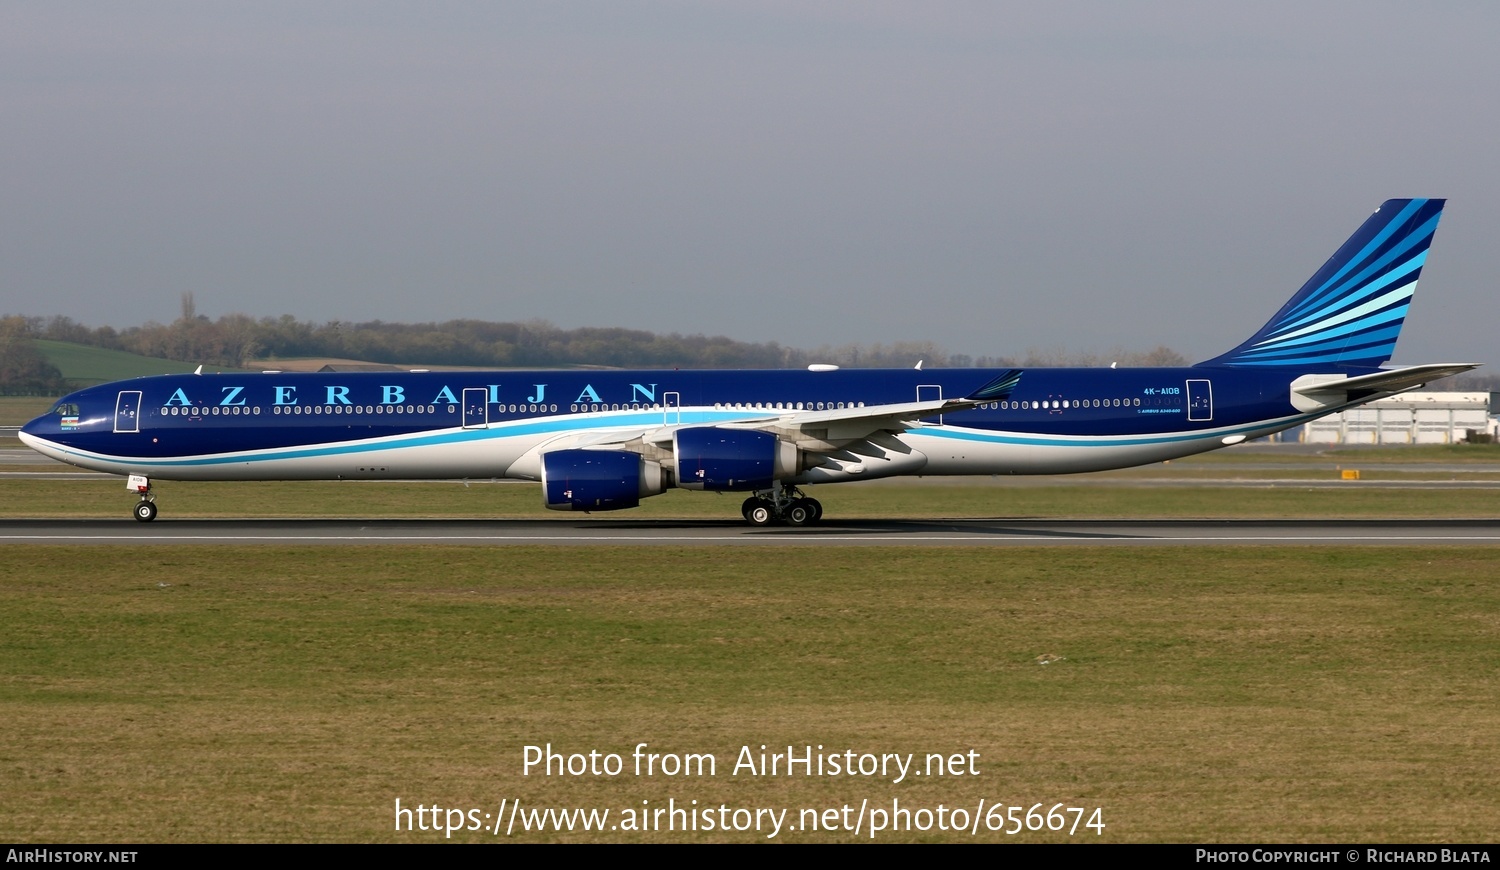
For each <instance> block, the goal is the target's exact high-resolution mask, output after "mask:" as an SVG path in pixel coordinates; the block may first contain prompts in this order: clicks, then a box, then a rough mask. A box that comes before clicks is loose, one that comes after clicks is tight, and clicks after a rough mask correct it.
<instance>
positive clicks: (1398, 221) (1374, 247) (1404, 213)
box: [1288, 199, 1436, 313]
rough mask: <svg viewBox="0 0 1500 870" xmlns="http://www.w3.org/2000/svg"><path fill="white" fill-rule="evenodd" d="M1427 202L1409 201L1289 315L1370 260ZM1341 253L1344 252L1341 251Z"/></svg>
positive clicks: (1422, 200) (1421, 200) (1336, 255)
mask: <svg viewBox="0 0 1500 870" xmlns="http://www.w3.org/2000/svg"><path fill="white" fill-rule="evenodd" d="M1426 202H1427V200H1425V199H1413V200H1408V201H1407V203H1406V207H1405V208H1403V209H1401V211H1400V213H1398V214H1397V215H1396V216H1395V217H1394V218H1391V219H1390V220H1389V222H1388V223H1386V225H1385V228H1384V229H1382V230H1381V231H1380V232H1379V233H1378V234H1376V236H1375V238H1373V239H1371V240H1370V242H1369V244H1367V245H1365V246H1364V248H1363V249H1362V250H1361V251H1360V252H1359V253H1358V254H1355V255H1354V256H1352V257H1350V258H1349V261H1348V262H1346V263H1345V264H1344V266H1343V268H1342V269H1339V270H1338V271H1337V272H1335V273H1334V274H1333V275H1332V276H1330V277H1329V278H1328V280H1327V281H1324V282H1323V284H1322V286H1320V287H1319V288H1318V289H1317V290H1314V291H1313V292H1311V293H1309V294H1308V295H1307V297H1306V298H1305V299H1303V300H1302V302H1301V304H1299V305H1297V306H1296V307H1295V308H1294V309H1293V311H1292V312H1288V313H1295V311H1296V310H1297V309H1300V308H1303V307H1305V306H1306V305H1308V304H1310V303H1312V302H1313V301H1314V300H1316V299H1317V298H1318V296H1320V295H1322V293H1323V292H1324V291H1325V290H1327V289H1328V288H1329V287H1330V286H1331V285H1332V284H1333V283H1334V282H1335V281H1338V280H1339V279H1340V278H1342V277H1344V276H1345V275H1347V274H1348V273H1349V270H1351V269H1353V268H1354V267H1356V266H1358V265H1359V264H1360V263H1363V262H1364V261H1365V260H1366V259H1368V258H1369V256H1370V255H1371V254H1373V253H1374V252H1376V251H1378V250H1380V246H1381V245H1383V244H1385V243H1386V241H1387V240H1388V239H1390V237H1391V235H1392V234H1393V233H1395V232H1396V229H1397V228H1398V227H1400V226H1401V225H1402V224H1404V223H1406V221H1407V219H1408V218H1410V217H1411V216H1412V214H1413V213H1414V212H1416V210H1417V209H1419V208H1421V207H1422V206H1423V205H1425V204H1426ZM1382 208H1383V207H1382ZM1435 225H1436V222H1435V221H1434V226H1435ZM1339 253H1343V252H1342V251H1340V252H1339ZM1334 257H1335V258H1337V257H1338V254H1335V255H1334Z"/></svg>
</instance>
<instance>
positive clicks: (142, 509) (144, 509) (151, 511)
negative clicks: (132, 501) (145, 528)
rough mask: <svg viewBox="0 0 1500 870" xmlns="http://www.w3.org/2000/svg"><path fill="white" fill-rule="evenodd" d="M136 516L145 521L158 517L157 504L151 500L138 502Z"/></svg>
mask: <svg viewBox="0 0 1500 870" xmlns="http://www.w3.org/2000/svg"><path fill="white" fill-rule="evenodd" d="M135 518H136V519H137V520H140V521H141V522H143V523H149V522H151V521H152V520H154V519H156V504H155V503H154V502H149V501H143V502H140V503H138V504H136V506H135Z"/></svg>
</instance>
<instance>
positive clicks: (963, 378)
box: [20, 199, 1477, 526]
mask: <svg viewBox="0 0 1500 870" xmlns="http://www.w3.org/2000/svg"><path fill="white" fill-rule="evenodd" d="M1444 203H1445V200H1442V199H1392V200H1388V201H1387V202H1385V203H1384V204H1382V205H1381V206H1380V208H1379V209H1377V210H1376V211H1375V213H1374V214H1373V215H1371V216H1370V217H1369V218H1368V219H1367V220H1366V221H1365V222H1364V223H1363V224H1362V225H1361V226H1360V227H1359V229H1358V230H1357V231H1355V233H1354V235H1352V236H1350V238H1349V240H1348V241H1346V242H1345V243H1344V244H1343V246H1342V247H1340V248H1339V249H1338V251H1337V252H1336V253H1335V254H1334V255H1333V257H1332V258H1331V259H1329V260H1328V262H1327V263H1325V264H1324V265H1323V267H1322V268H1321V269H1319V270H1318V271H1317V272H1316V273H1315V274H1314V275H1313V276H1312V278H1310V279H1309V280H1308V281H1307V283H1306V284H1304V285H1303V286H1302V288H1301V289H1300V290H1299V291H1298V292H1297V293H1296V295H1294V296H1293V297H1292V298H1291V299H1290V300H1289V301H1288V302H1287V303H1286V304H1285V305H1283V306H1282V307H1281V309H1280V310H1279V311H1277V312H1276V314H1275V316H1273V317H1272V318H1271V319H1270V320H1269V321H1267V323H1266V324H1265V326H1263V327H1261V328H1260V330H1259V331H1257V332H1256V333H1254V334H1253V335H1251V336H1250V337H1249V338H1248V339H1246V340H1245V341H1244V342H1243V343H1241V344H1240V345H1238V346H1237V347H1235V348H1233V349H1231V350H1229V351H1227V352H1225V353H1223V354H1220V355H1219V356H1216V357H1214V358H1212V359H1209V360H1206V361H1204V362H1201V363H1198V364H1197V365H1193V366H1187V367H1178V368H1116V367H1115V366H1110V367H1108V368H1009V369H963V368H954V369H936V370H925V371H924V370H923V369H922V368H921V364H920V363H918V365H917V367H916V368H912V369H852V370H851V369H839V368H838V367H836V366H820V365H814V366H809V367H808V369H807V370H769V371H767V370H738V371H731V370H719V371H716V370H699V371H676V370H670V371H668V370H657V371H624V370H621V371H607V370H586V371H581V370H546V371H488V372H486V371H421V370H418V371H410V372H395V373H381V372H375V373H369V372H366V373H343V374H339V373H333V374H330V373H317V374H311V373H301V374H288V373H283V372H263V373H258V374H204V373H203V372H202V366H200V367H199V368H198V371H197V372H194V373H191V374H181V375H162V376H154V377H144V378H137V379H133V380H127V381H120V382H116V383H110V384H104V385H101V386H93V387H88V388H86V389H82V390H78V391H77V392H74V393H70V394H69V395H67V396H65V397H63V398H62V399H61V400H60V401H58V403H57V404H56V405H55V406H54V407H53V408H52V410H50V411H49V412H48V413H46V414H44V415H42V416H40V417H38V418H37V419H35V420H32V421H31V422H30V423H27V424H26V425H25V426H24V427H23V428H22V430H21V433H20V437H21V439H22V441H24V442H25V443H26V444H27V445H29V446H31V447H32V448H35V449H36V450H38V451H40V452H42V453H44V454H46V455H47V456H50V457H52V458H54V459H58V460H61V461H63V462H67V463H71V464H73V465H77V466H80V467H83V468H88V469H93V470H96V471H104V472H111V473H115V474H121V475H126V476H127V477H128V483H127V489H129V490H130V491H131V492H132V493H134V494H135V495H136V496H138V500H137V502H136V503H135V506H134V515H135V518H136V519H137V520H140V521H142V522H149V521H151V520H153V519H155V518H156V515H157V506H156V497H155V494H154V492H153V490H152V481H153V480H401V479H417V478H420V479H434V478H451V479H471V478H478V479H485V478H513V479H521V480H529V481H537V482H540V483H541V485H542V502H543V505H544V506H545V507H547V508H550V509H552V510H558V511H587V512H593V511H612V510H621V509H625V508H633V507H636V506H637V505H639V504H640V501H641V499H644V498H649V497H651V496H654V495H660V494H661V493H663V492H665V491H666V490H668V489H672V488H674V487H675V488H680V489H687V490H701V491H709V492H730V493H740V492H743V493H746V495H747V497H746V498H745V500H744V502H743V503H742V505H741V514H742V516H743V517H744V519H745V520H747V521H748V522H750V523H752V524H754V525H760V526H764V525H770V524H780V523H784V524H787V525H791V526H806V525H809V524H811V523H816V522H818V521H819V520H820V519H821V517H822V512H823V509H822V505H821V504H820V503H819V502H818V501H817V499H815V498H811V497H809V496H807V495H806V494H805V493H804V492H803V491H802V489H801V487H802V486H806V485H811V484H825V483H839V482H848V481H858V480H873V479H876V478H883V477H892V476H897V475H980V474H983V475H1002V474H1004V475H1010V474H1068V473H1075V472H1087V471H1100V470H1106V469H1115V468H1126V467H1131V466H1137V465H1145V464H1150V463H1154V462H1160V461H1162V460H1168V459H1177V458H1179V457H1183V456H1189V455H1192V454H1196V453H1202V452H1205V451H1209V450H1215V449H1219V448H1222V447H1226V446H1229V445H1234V444H1239V443H1242V442H1245V441H1249V440H1251V439H1255V438H1259V437H1261V436H1264V435H1270V434H1272V433H1275V432H1280V431H1282V430H1285V429H1290V428H1292V427H1294V426H1298V425H1301V424H1303V423H1306V422H1308V421H1310V420H1313V419H1316V418H1318V417H1321V416H1324V415H1326V414H1331V413H1334V412H1337V411H1341V410H1343V409H1346V408H1351V407H1354V406H1357V405H1361V404H1363V403H1365V402H1369V401H1372V400H1374V399H1379V398H1384V397H1386V396H1391V395H1395V394H1396V393H1400V392H1403V391H1405V390H1409V389H1413V388H1415V387H1419V386H1422V385H1424V384H1426V383H1428V382H1429V381H1433V380H1436V379H1438V378H1443V377H1448V376H1450V375H1454V374H1458V373H1459V372H1463V371H1467V370H1469V369H1472V368H1475V367H1476V366H1477V364H1475V363H1435V364H1427V365H1414V366H1403V367H1389V366H1388V365H1387V363H1388V361H1389V359H1390V357H1391V354H1392V352H1393V351H1394V349H1395V344H1396V338H1397V336H1398V334H1399V333H1400V331H1401V326H1402V324H1403V322H1404V320H1405V316H1406V312H1407V309H1408V308H1409V306H1410V304H1411V300H1412V295H1413V293H1414V291H1415V290H1416V286H1417V279H1418V277H1419V276H1420V274H1421V271H1422V265H1423V263H1424V262H1425V261H1426V259H1427V251H1428V248H1429V246H1430V244H1431V242H1432V237H1433V233H1434V231H1435V230H1436V228H1437V223H1438V219H1439V217H1441V215H1442V210H1443V205H1444Z"/></svg>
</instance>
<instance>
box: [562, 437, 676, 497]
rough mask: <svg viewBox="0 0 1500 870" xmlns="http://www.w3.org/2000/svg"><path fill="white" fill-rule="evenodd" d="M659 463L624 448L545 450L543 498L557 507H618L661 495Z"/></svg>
mask: <svg viewBox="0 0 1500 870" xmlns="http://www.w3.org/2000/svg"><path fill="white" fill-rule="evenodd" d="M662 478H663V474H662V467H661V464H660V463H656V462H652V461H651V460H649V459H645V458H643V457H641V455H640V454H638V453H629V452H626V451H624V450H553V451H551V452H549V453H543V454H542V501H543V503H544V504H545V505H546V506H547V508H548V509H549V510H554V511H617V510H622V509H624V508H633V507H635V506H636V505H638V504H640V503H641V499H643V498H645V497H647V496H652V495H660V494H661V493H662V491H663V490H664V489H666V487H665V481H664V480H663V479H662Z"/></svg>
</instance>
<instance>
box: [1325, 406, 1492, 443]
mask: <svg viewBox="0 0 1500 870" xmlns="http://www.w3.org/2000/svg"><path fill="white" fill-rule="evenodd" d="M1470 429H1472V430H1474V431H1476V432H1480V433H1488V434H1490V435H1491V436H1493V435H1494V434H1495V424H1494V421H1492V420H1491V419H1490V394H1489V393H1402V394H1401V395H1399V396H1392V397H1391V398H1389V399H1379V400H1377V401H1374V402H1371V403H1370V404H1368V405H1362V406H1360V407H1358V408H1351V409H1349V410H1348V411H1344V412H1342V413H1338V414H1332V415H1329V416H1327V417H1324V418H1322V419H1320V420H1314V421H1312V422H1311V423H1309V424H1307V426H1306V427H1304V429H1303V432H1302V440H1303V441H1306V442H1311V443H1316V444H1454V443H1457V442H1459V441H1463V440H1465V439H1467V437H1468V433H1469V430H1470Z"/></svg>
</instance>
